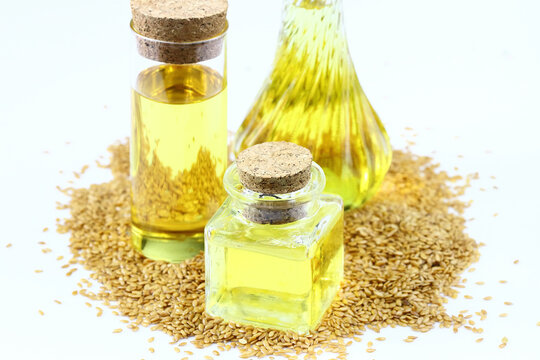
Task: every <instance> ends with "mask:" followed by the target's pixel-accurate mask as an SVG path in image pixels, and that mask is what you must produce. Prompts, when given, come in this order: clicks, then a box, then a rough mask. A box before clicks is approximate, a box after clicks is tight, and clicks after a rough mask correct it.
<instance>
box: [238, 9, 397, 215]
mask: <svg viewBox="0 0 540 360" xmlns="http://www.w3.org/2000/svg"><path fill="white" fill-rule="evenodd" d="M342 22H343V19H342V12H341V0H324V1H321V0H298V1H287V6H286V9H285V17H284V23H283V28H282V32H281V38H280V43H279V45H278V50H277V53H276V57H275V60H274V66H273V70H272V72H271V74H270V76H269V78H268V79H267V81H266V83H265V84H264V85H263V88H262V90H261V92H260V94H259V95H258V97H257V100H256V101H255V103H254V105H253V107H252V109H251V111H250V112H249V113H248V115H247V116H246V118H245V120H244V122H243V124H242V125H241V127H240V129H239V131H238V132H237V135H236V139H235V148H234V150H235V153H236V155H238V153H239V152H240V151H242V150H244V149H246V148H248V147H250V146H253V145H255V144H258V143H262V142H266V141H280V140H285V141H290V142H294V143H297V144H300V145H302V146H305V147H307V148H309V149H310V150H311V152H312V154H313V156H314V161H315V162H317V163H318V164H319V165H320V166H321V167H322V168H323V169H324V172H325V174H326V179H327V185H326V189H325V191H326V192H330V193H335V194H339V195H340V196H341V197H342V198H343V201H344V204H345V208H346V209H348V208H354V207H358V206H361V205H362V204H363V203H364V202H365V201H366V200H368V199H369V198H370V197H371V196H372V195H374V193H375V192H376V190H377V189H378V187H379V185H380V184H381V182H382V180H383V178H384V175H385V174H386V172H387V171H388V168H389V166H390V162H391V146H390V143H389V140H388V136H387V134H386V131H385V129H384V127H383V125H382V123H381V121H380V120H379V117H378V116H377V114H376V113H375V111H374V110H373V108H372V106H371V104H370V103H369V101H368V99H367V97H366V95H365V94H364V92H363V90H362V88H361V86H360V83H359V81H358V78H357V75H356V72H355V69H354V65H353V63H352V60H351V58H350V55H349V50H348V44H347V40H346V37H345V33H344V30H343V23H342ZM355 40H356V38H355Z"/></svg>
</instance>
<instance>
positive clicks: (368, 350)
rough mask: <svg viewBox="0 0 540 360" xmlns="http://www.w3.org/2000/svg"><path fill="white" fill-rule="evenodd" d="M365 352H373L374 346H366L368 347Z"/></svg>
mask: <svg viewBox="0 0 540 360" xmlns="http://www.w3.org/2000/svg"><path fill="white" fill-rule="evenodd" d="M366 352H368V353H372V352H375V349H374V348H368V349H366Z"/></svg>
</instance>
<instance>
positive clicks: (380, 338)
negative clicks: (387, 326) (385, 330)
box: [375, 337, 386, 341]
mask: <svg viewBox="0 0 540 360" xmlns="http://www.w3.org/2000/svg"><path fill="white" fill-rule="evenodd" d="M375 340H377V341H384V340H386V338H385V337H378V338H375Z"/></svg>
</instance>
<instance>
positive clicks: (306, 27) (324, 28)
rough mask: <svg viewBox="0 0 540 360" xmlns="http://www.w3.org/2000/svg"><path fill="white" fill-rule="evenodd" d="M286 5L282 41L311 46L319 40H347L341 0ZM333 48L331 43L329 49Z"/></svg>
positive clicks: (299, 0)
mask: <svg viewBox="0 0 540 360" xmlns="http://www.w3.org/2000/svg"><path fill="white" fill-rule="evenodd" d="M284 3H285V8H284V11H283V26H282V29H281V37H282V40H285V39H299V40H302V41H303V42H304V43H308V44H310V43H313V42H314V40H317V39H318V40H326V41H333V40H335V39H336V38H340V37H342V38H343V39H344V38H345V31H344V26H343V10H342V9H343V7H342V2H341V0H285V2H284ZM313 36H316V37H317V38H313ZM319 43H322V41H319ZM332 47H335V45H334V44H332V43H330V46H329V48H332Z"/></svg>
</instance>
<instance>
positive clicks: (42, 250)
mask: <svg viewBox="0 0 540 360" xmlns="http://www.w3.org/2000/svg"><path fill="white" fill-rule="evenodd" d="M41 252H42V253H44V254H48V253H50V252H52V249H49V248H45V249H41Z"/></svg>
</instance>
